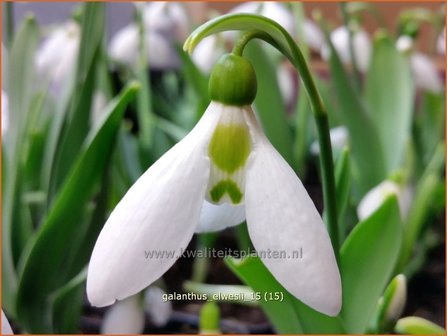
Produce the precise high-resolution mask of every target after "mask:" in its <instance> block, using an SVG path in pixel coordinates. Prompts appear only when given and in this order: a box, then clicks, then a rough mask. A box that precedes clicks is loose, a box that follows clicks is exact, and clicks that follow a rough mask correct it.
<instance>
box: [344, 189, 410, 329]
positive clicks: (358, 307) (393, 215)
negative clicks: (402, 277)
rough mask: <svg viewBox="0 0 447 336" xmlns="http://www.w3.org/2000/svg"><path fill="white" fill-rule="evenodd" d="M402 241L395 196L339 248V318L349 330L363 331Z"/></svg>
mask: <svg viewBox="0 0 447 336" xmlns="http://www.w3.org/2000/svg"><path fill="white" fill-rule="evenodd" d="M401 243H402V223H401V220H400V213H399V205H398V203H397V199H396V196H395V195H392V196H390V197H388V198H387V199H386V200H385V202H384V203H383V204H382V206H381V207H380V208H379V209H378V210H377V211H376V212H375V213H374V214H373V215H371V216H370V217H368V218H367V219H366V220H365V221H363V222H360V223H359V224H357V226H356V227H355V228H354V230H353V231H352V232H351V234H350V235H349V236H348V238H347V239H346V241H345V243H344V244H343V246H342V248H341V253H340V258H341V259H340V269H341V275H342V282H343V307H342V311H341V314H340V316H341V317H342V319H343V321H344V323H345V327H346V331H347V332H348V333H364V332H365V331H366V327H367V325H368V323H369V322H370V321H371V319H372V316H373V313H374V309H375V308H376V306H377V301H378V299H379V297H380V296H381V295H382V293H383V290H384V288H385V286H386V285H387V283H388V281H389V279H390V277H391V276H392V271H393V268H394V266H395V263H396V261H397V258H398V255H399V250H400V246H401Z"/></svg>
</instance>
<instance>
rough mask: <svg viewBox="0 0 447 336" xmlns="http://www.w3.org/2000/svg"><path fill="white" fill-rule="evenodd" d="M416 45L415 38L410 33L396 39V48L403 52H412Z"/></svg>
mask: <svg viewBox="0 0 447 336" xmlns="http://www.w3.org/2000/svg"><path fill="white" fill-rule="evenodd" d="M413 47H414V41H413V39H412V38H411V37H410V36H408V35H402V36H399V38H398V39H397V41H396V48H397V50H399V51H400V52H402V53H408V52H410V51H411V50H412V49H413Z"/></svg>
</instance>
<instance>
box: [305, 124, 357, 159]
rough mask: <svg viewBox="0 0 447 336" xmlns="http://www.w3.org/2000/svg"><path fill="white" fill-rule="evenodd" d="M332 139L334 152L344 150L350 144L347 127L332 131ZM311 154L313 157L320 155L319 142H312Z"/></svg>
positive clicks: (336, 128) (335, 128)
mask: <svg viewBox="0 0 447 336" xmlns="http://www.w3.org/2000/svg"><path fill="white" fill-rule="evenodd" d="M330 138H331V145H332V150H333V151H337V150H342V149H343V147H345V146H346V145H347V144H348V140H349V133H348V130H347V129H346V127H344V126H339V127H334V128H332V129H331V131H330ZM310 152H311V153H312V154H313V155H319V154H320V145H319V144H318V141H314V142H312V144H311V145H310Z"/></svg>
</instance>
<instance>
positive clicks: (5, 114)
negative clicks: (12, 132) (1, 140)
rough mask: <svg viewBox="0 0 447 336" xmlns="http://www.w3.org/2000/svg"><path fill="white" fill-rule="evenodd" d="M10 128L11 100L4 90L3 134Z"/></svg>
mask: <svg viewBox="0 0 447 336" xmlns="http://www.w3.org/2000/svg"><path fill="white" fill-rule="evenodd" d="M8 127H9V100H8V95H7V94H6V93H5V91H3V90H2V134H4V133H6V131H7V130H8Z"/></svg>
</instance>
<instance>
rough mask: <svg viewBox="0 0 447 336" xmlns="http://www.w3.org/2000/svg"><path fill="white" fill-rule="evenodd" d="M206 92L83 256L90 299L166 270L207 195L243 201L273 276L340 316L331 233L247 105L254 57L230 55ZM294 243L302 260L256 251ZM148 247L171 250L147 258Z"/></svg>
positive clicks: (119, 295)
mask: <svg viewBox="0 0 447 336" xmlns="http://www.w3.org/2000/svg"><path fill="white" fill-rule="evenodd" d="M209 90H210V97H211V99H212V102H211V103H210V105H209V106H208V108H207V109H206V111H205V113H204V115H203V117H202V118H201V120H200V121H199V122H198V124H197V125H196V126H195V127H194V129H193V130H192V131H191V132H190V133H189V134H188V135H187V136H186V137H185V138H184V139H183V140H182V141H180V142H179V143H178V144H177V145H176V146H174V147H173V148H172V149H171V150H169V151H168V152H167V153H166V154H165V155H163V156H162V157H161V158H160V159H159V160H158V161H157V162H155V163H154V164H153V165H152V166H151V167H150V168H149V169H148V170H147V171H146V172H145V173H144V174H143V175H142V176H141V177H140V178H139V179H138V180H137V182H136V183H135V184H134V185H133V186H132V187H131V188H130V189H129V191H128V192H127V194H126V195H125V196H124V197H123V199H122V200H121V201H120V203H119V204H118V205H117V206H116V208H115V209H114V211H113V212H112V214H111V215H110V217H109V219H108V221H107V223H106V224H105V225H104V228H103V229H102V231H101V233H100V235H99V237H98V240H97V242H96V245H95V248H94V250H93V253H92V256H91V259H90V264H89V270H88V277H87V295H88V298H89V300H90V302H91V303H92V304H93V305H95V306H106V305H110V304H112V303H113V302H115V300H116V299H118V300H120V299H123V298H125V297H128V296H130V295H133V294H135V293H137V292H139V291H141V290H142V289H143V288H145V287H146V286H148V285H150V284H151V283H152V282H154V281H155V280H157V279H158V278H159V277H160V276H161V275H163V274H164V273H165V272H166V271H167V270H168V269H169V268H170V267H171V266H172V265H173V264H174V262H175V260H176V259H177V258H178V257H179V256H180V255H181V253H182V251H183V250H184V249H185V248H186V246H187V245H188V243H189V242H190V240H191V238H192V236H193V234H194V232H195V231H196V229H197V228H200V225H199V221H200V217H201V210H202V208H203V204H204V202H205V201H206V202H209V203H212V204H213V205H214V206H221V205H224V204H226V206H227V209H228V211H230V212H231V211H232V210H233V208H234V210H235V211H240V207H244V209H245V216H246V220H247V224H248V230H249V234H250V237H251V240H252V242H253V245H254V246H255V248H256V249H257V251H258V252H261V253H260V257H261V259H262V260H263V262H264V264H265V265H266V267H267V268H268V269H269V270H270V272H271V273H272V274H273V275H274V277H275V278H276V279H277V280H278V281H279V282H280V283H281V284H282V285H283V286H284V287H285V288H286V289H287V290H288V291H289V292H290V293H291V294H292V295H294V296H296V297H297V298H299V299H300V300H301V301H303V302H304V303H306V304H308V305H309V306H311V307H312V308H314V309H316V310H318V311H320V312H322V313H325V314H327V315H332V316H334V315H337V314H338V312H339V311H340V308H341V281H340V274H339V271H338V267H337V262H336V260H335V256H334V252H333V249H332V246H331V241H330V238H329V235H328V233H327V231H326V228H325V225H324V223H323V221H322V219H321V216H320V215H319V213H318V211H317V209H316V208H315V205H314V204H313V202H312V200H311V199H310V197H309V195H308V194H307V191H306V189H305V188H304V186H303V184H302V183H301V181H300V180H299V179H298V177H297V176H296V174H295V173H294V171H293V169H292V168H290V166H289V165H288V164H287V163H286V161H285V160H284V159H283V158H282V157H281V155H280V154H279V153H278V152H277V151H276V150H275V148H274V147H273V146H272V144H271V143H270V142H269V140H268V139H267V137H266V136H265V134H264V132H263V130H262V128H261V126H260V124H259V122H258V121H257V119H256V117H255V114H254V112H253V110H252V109H251V107H250V105H251V103H252V102H253V100H254V98H255V95H256V77H255V73H254V70H253V68H252V66H251V64H250V63H249V62H248V61H247V60H246V59H244V58H242V57H240V56H237V55H234V54H227V55H225V56H223V57H222V58H221V59H220V60H219V62H218V63H217V64H216V66H215V68H214V69H213V71H212V73H211V77H210V85H209ZM205 204H206V203H205ZM231 218H233V219H237V220H239V219H240V218H237V216H234V217H231ZM234 224H237V223H227V226H229V225H234ZM298 248H302V250H303V251H304V258H302V259H295V258H283V259H271V258H268V257H267V256H266V253H265V252H264V253H262V251H269V250H270V251H283V250H284V251H287V252H288V253H292V251H293V250H296V249H298ZM147 251H158V252H159V253H162V251H165V253H167V252H166V251H171V253H174V252H175V254H176V256H174V257H173V256H172V254H171V255H165V256H163V255H162V256H160V255H158V257H152V258H149V257H147V255H148V253H147ZM145 252H146V253H145Z"/></svg>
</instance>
